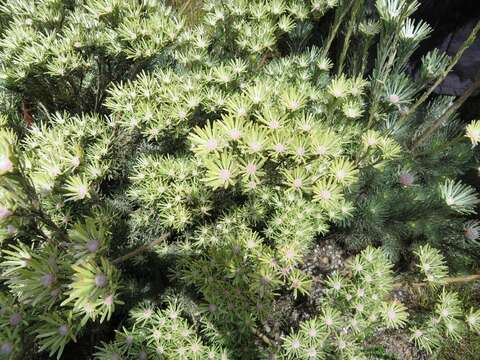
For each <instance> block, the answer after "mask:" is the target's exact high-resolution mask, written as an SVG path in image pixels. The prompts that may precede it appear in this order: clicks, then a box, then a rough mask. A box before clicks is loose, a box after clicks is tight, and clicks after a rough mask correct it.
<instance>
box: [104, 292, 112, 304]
mask: <svg viewBox="0 0 480 360" xmlns="http://www.w3.org/2000/svg"><path fill="white" fill-rule="evenodd" d="M103 303H104V304H105V305H107V306H112V305H113V295H108V296H107V297H106V298H105V300H103Z"/></svg>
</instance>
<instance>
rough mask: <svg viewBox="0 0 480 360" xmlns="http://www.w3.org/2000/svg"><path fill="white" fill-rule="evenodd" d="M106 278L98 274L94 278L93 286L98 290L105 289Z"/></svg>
mask: <svg viewBox="0 0 480 360" xmlns="http://www.w3.org/2000/svg"><path fill="white" fill-rule="evenodd" d="M107 281H108V279H107V277H106V276H105V275H104V274H98V275H97V276H95V285H96V286H97V287H99V288H103V287H105V285H107Z"/></svg>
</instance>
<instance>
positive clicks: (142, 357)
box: [138, 351, 147, 360]
mask: <svg viewBox="0 0 480 360" xmlns="http://www.w3.org/2000/svg"><path fill="white" fill-rule="evenodd" d="M138 360H147V353H146V352H145V351H140V352H139V353H138Z"/></svg>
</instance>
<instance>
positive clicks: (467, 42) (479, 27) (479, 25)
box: [399, 21, 480, 124]
mask: <svg viewBox="0 0 480 360" xmlns="http://www.w3.org/2000/svg"><path fill="white" fill-rule="evenodd" d="M479 31H480V21H478V22H477V24H476V25H475V27H474V28H473V30H472V32H471V33H470V35H469V36H468V38H467V40H465V42H464V43H463V44H462V47H461V48H460V49H459V50H458V51H457V53H456V54H455V56H454V57H453V59H452V61H451V62H450V64H449V65H448V67H447V68H446V69H445V71H444V72H443V73H441V74H440V76H439V77H438V79H437V80H436V81H435V83H434V84H433V85H432V86H431V87H430V88H429V89H428V90H427V91H426V92H425V93H424V94H423V95H422V96H421V97H420V98H419V99H418V100H417V102H416V103H415V104H414V105H413V106H412V107H411V108H410V109H409V110H408V111H407V112H405V113H404V114H403V115H402V116H401V117H400V119H399V124H401V123H403V122H404V121H406V120H407V119H408V117H409V116H410V115H411V114H413V113H414V112H415V110H417V108H418V107H419V106H420V105H422V104H423V103H424V102H425V101H426V100H427V99H428V97H429V96H430V94H431V93H432V92H433V91H434V90H435V89H436V88H437V87H438V86H439V85H440V84H441V83H442V82H443V80H445V78H446V77H447V75H448V74H449V73H450V71H452V69H453V67H454V66H455V65H456V64H457V62H458V61H459V60H460V58H461V57H462V55H463V53H464V52H465V50H467V49H468V48H469V47H470V46H471V45H472V44H473V42H474V41H475V39H476V38H477V34H478V32H479Z"/></svg>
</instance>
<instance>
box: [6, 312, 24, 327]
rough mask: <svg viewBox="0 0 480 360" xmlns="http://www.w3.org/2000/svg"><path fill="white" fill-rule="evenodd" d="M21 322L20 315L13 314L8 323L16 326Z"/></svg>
mask: <svg viewBox="0 0 480 360" xmlns="http://www.w3.org/2000/svg"><path fill="white" fill-rule="evenodd" d="M21 321H22V315H21V314H19V313H14V314H12V315H11V316H10V319H9V322H10V325H12V326H17V325H18V324H20V322H21Z"/></svg>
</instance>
